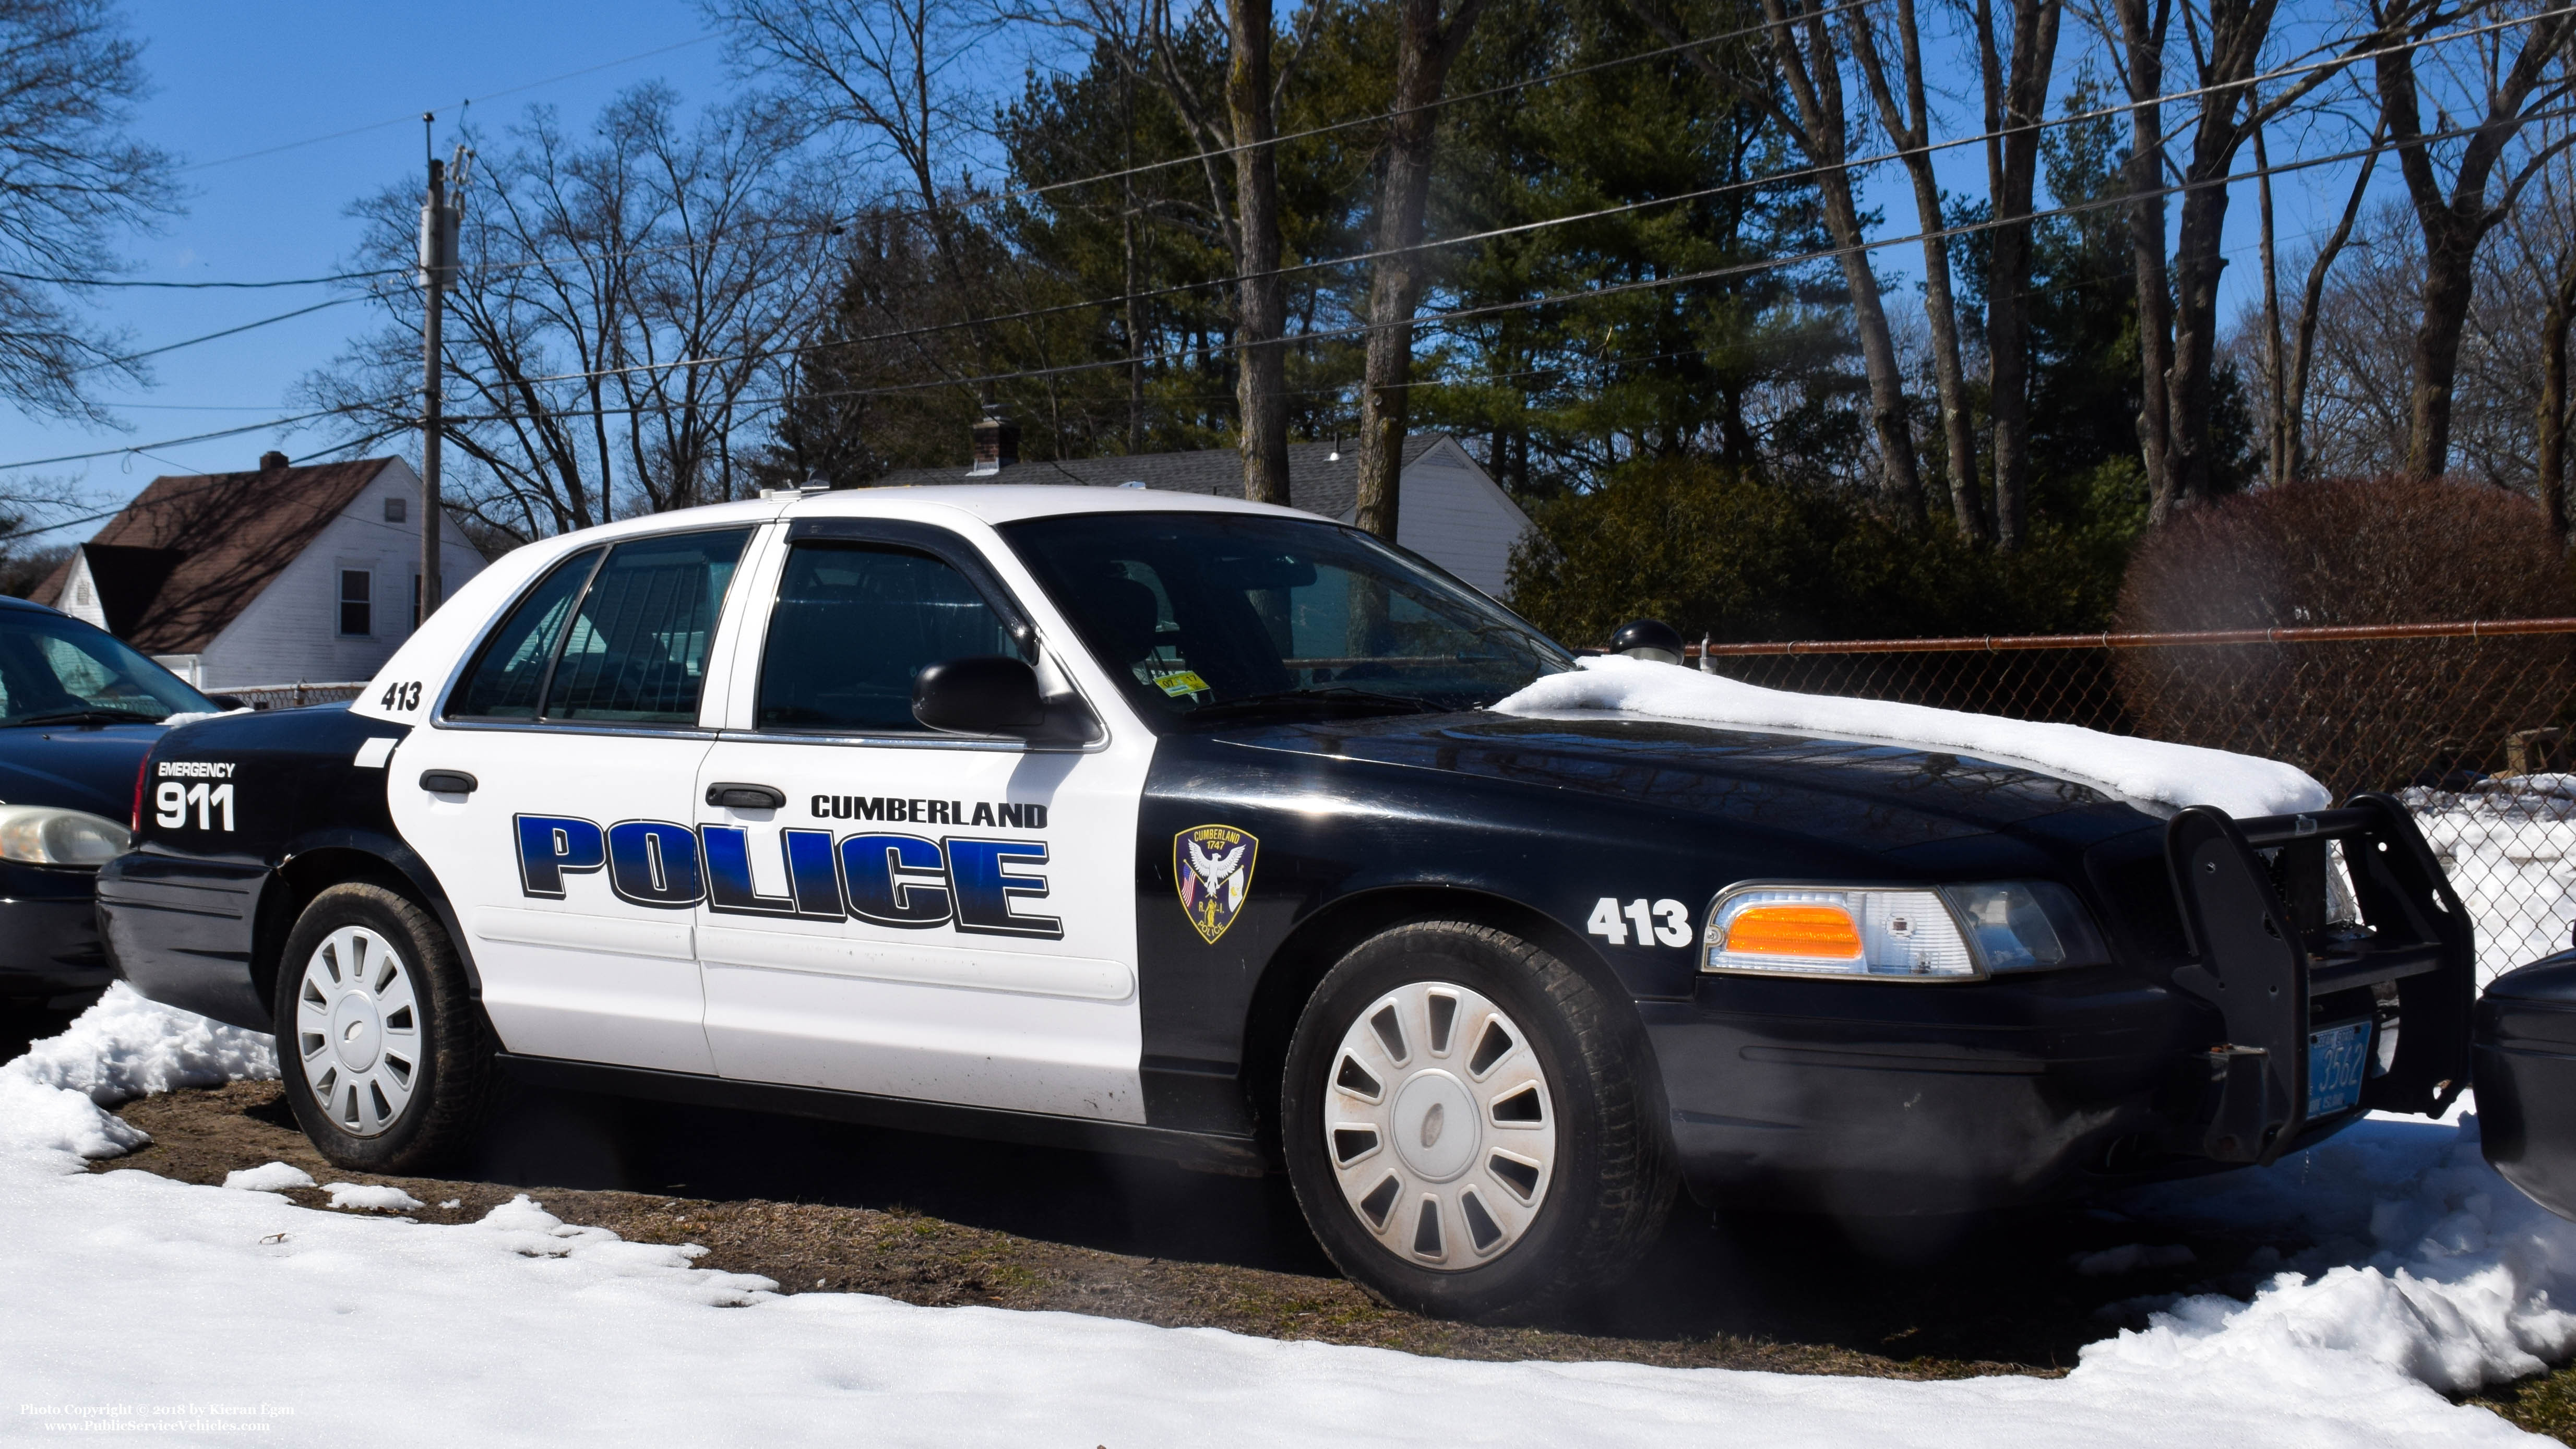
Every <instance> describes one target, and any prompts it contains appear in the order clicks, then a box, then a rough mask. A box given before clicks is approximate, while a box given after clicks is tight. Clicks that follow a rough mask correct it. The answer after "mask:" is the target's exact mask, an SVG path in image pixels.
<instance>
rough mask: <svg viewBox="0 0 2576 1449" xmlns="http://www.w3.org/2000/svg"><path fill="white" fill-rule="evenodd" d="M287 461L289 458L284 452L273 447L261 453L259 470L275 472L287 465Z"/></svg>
mask: <svg viewBox="0 0 2576 1449" xmlns="http://www.w3.org/2000/svg"><path fill="white" fill-rule="evenodd" d="M286 462H287V458H286V455H285V454H284V453H280V452H278V451H276V450H274V449H271V450H270V451H268V452H265V453H262V454H260V455H259V471H261V472H263V473H274V472H276V471H277V470H279V469H280V468H283V467H285V466H286Z"/></svg>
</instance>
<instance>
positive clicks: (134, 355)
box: [81, 297, 361, 372]
mask: <svg viewBox="0 0 2576 1449" xmlns="http://www.w3.org/2000/svg"><path fill="white" fill-rule="evenodd" d="M359 300H361V299H360V298H357V297H334V298H332V299H331V300H330V301H327V302H316V303H314V304H313V305H312V306H310V307H298V308H296V309H295V310H294V311H292V312H280V313H278V314H277V315H276V316H274V317H262V318H260V319H259V320H258V321H256V322H244V323H243V324H241V325H240V326H238V327H227V328H225V329H224V330H223V331H221V332H209V333H207V334H205V335H204V336H202V337H190V338H187V339H186V340H184V341H180V342H166V343H163V344H162V345H161V346H159V347H150V348H146V349H144V350H143V351H141V352H129V353H127V354H125V355H124V356H123V357H111V358H107V359H106V360H104V361H100V362H92V363H88V364H86V365H85V366H83V367H82V369H81V370H82V371H84V372H87V371H90V370H92V369H95V368H101V367H122V366H124V365H125V364H126V363H129V362H140V361H142V360H143V359H144V358H147V357H158V356H160V355H161V354H162V353H165V352H176V351H178V350H179V349H180V348H182V347H194V346H196V345H197V344H198V343H200V342H212V341H214V340H216V339H217V338H221V337H231V336H233V335H235V334H236V333H242V332H250V331H253V330H256V329H258V328H261V327H267V326H271V325H273V324H275V323H279V322H286V321H290V320H292V319H294V318H297V317H301V316H304V315H305V314H307V313H310V312H320V311H323V310H325V309H327V308H331V307H345V306H347V305H348V304H350V303H351V302H355V301H359Z"/></svg>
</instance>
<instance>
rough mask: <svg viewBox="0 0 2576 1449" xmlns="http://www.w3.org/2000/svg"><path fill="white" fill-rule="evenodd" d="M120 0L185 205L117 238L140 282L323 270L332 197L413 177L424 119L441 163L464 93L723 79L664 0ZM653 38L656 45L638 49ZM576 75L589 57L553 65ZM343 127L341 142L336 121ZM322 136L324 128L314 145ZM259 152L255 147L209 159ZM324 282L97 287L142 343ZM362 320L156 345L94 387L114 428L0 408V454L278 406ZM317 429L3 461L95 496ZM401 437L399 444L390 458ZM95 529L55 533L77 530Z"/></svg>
mask: <svg viewBox="0 0 2576 1449" xmlns="http://www.w3.org/2000/svg"><path fill="white" fill-rule="evenodd" d="M124 10H125V14H126V15H127V17H128V18H129V21H130V24H131V27H132V30H133V33H134V34H136V35H137V36H138V37H140V38H141V39H142V40H143V41H144V42H145V44H146V50H145V52H144V64H145V67H146V68H147V70H148V71H149V72H150V74H151V77H152V81H153V84H154V87H155V94H154V95H153V96H152V98H151V99H149V100H148V101H146V102H145V103H144V104H143V106H142V108H141V111H140V113H139V116H138V120H137V125H136V128H135V129H136V131H137V132H138V133H139V134H140V135H141V136H142V137H143V138H144V139H146V140H149V141H151V142H153V143H154V144H157V145H159V146H162V147H164V148H166V149H168V150H169V151H171V152H173V153H174V154H176V155H177V156H178V157H180V158H181V161H182V164H183V166H186V167H188V168H189V169H186V170H184V171H183V172H182V173H181V176H180V180H181V181H182V182H183V183H184V184H185V185H186V186H187V188H188V189H189V192H190V195H189V197H188V203H187V205H188V209H187V212H186V214H184V215H181V216H178V217H174V218H172V219H171V220H170V222H169V223H168V225H167V226H166V227H165V228H164V229H163V230H162V232H161V233H160V234H158V235H154V236H147V237H141V238H137V239H135V240H134V241H132V242H131V243H130V244H129V245H128V247H127V249H126V251H127V255H128V256H130V257H131V258H132V259H133V260H134V262H136V263H137V270H136V271H135V272H134V274H133V275H134V276H136V277H139V278H149V279H153V280H162V281H186V280H209V279H226V280H232V279H267V278H274V277H311V276H321V275H326V274H328V273H330V272H333V271H336V270H338V269H339V267H340V265H341V264H342V263H343V262H344V261H345V260H346V259H347V258H348V257H349V255H350V254H351V252H352V251H353V250H354V248H355V246H356V243H357V237H358V227H357V223H356V222H354V221H352V220H350V219H349V218H347V217H346V216H344V215H342V211H343V209H344V208H345V207H346V206H347V205H348V203H349V202H350V201H351V200H353V199H354V198H356V197H359V196H362V195H366V194H368V193H371V192H374V191H376V190H377V189H379V188H381V187H383V186H385V185H387V184H388V183H391V182H397V181H400V182H404V183H406V184H414V185H416V184H418V182H419V178H420V176H421V161H422V148H421V126H420V120H419V116H420V113H421V112H422V111H424V110H431V111H435V112H437V114H438V124H439V129H440V131H441V133H442V145H441V148H440V150H441V154H445V151H446V148H447V145H449V144H452V141H453V138H452V137H451V136H448V135H446V131H447V127H448V125H449V123H450V122H451V121H452V120H453V119H454V118H455V115H456V111H457V106H458V102H459V101H461V100H463V99H465V98H468V97H476V96H482V97H493V98H492V99H488V100H484V101H481V102H479V103H478V104H477V105H476V106H475V107H474V111H473V114H474V116H475V118H476V120H477V122H478V123H499V122H502V121H504V120H506V119H510V118H515V117H516V116H518V115H519V114H520V113H521V112H522V110H523V109H524V108H525V107H526V106H528V105H529V104H531V103H542V104H547V105H553V106H556V107H559V108H561V110H562V111H563V113H564V115H565V116H566V118H567V119H572V120H579V119H582V118H585V117H587V116H588V115H589V114H590V113H591V112H592V111H594V110H596V109H597V107H598V106H599V105H600V104H601V103H602V102H603V101H605V100H607V99H608V98H609V97H610V96H611V95H613V94H615V93H616V92H617V91H619V90H621V89H623V88H625V87H627V86H630V85H633V84H635V83H636V82H638V81H642V80H647V79H653V78H656V77H658V78H661V79H664V80H667V81H669V82H670V83H671V84H672V85H674V86H676V87H677V88H679V90H680V91H681V92H682V94H683V95H684V96H686V97H688V98H689V99H692V100H703V99H705V98H707V97H709V96H710V95H713V94H714V93H716V92H717V91H719V90H721V89H723V88H724V87H725V86H726V84H727V82H726V79H725V75H724V64H723V56H722V54H721V51H722V46H721V45H720V44H719V43H718V42H716V41H715V40H714V39H712V38H703V39H702V37H708V34H709V33H708V31H707V29H706V27H705V25H704V23H703V21H702V19H701V17H700V15H699V13H698V11H697V9H696V8H695V7H694V6H692V5H688V4H685V3H678V0H620V3H618V4H615V5H600V4H589V5H571V4H561V3H553V4H546V3H539V4H530V3H525V0H521V3H515V4H513V3H506V0H443V3H441V4H437V5H400V6H397V5H388V4H383V3H367V0H362V3H357V4H351V3H347V0H340V3H305V0H263V3H259V4H243V3H206V0H196V3H188V0H125V4H124ZM693 41H695V42H697V43H694V44H692V43H690V42H693ZM666 47H676V48H666ZM656 50H658V51H660V52H661V53H659V54H654V55H642V53H643V52H648V51H656ZM639 55H642V58H640V59H631V57H637V56H639ZM621 61H622V62H623V63H617V64H603V63H604V62H621ZM588 67H599V68H598V69H594V70H590V71H589V73H588V74H583V75H573V76H566V73H567V72H571V71H577V70H583V69H585V68H588ZM557 77H561V78H559V79H558V78H557ZM521 87H525V89H519V88H521ZM513 90H515V91H516V93H515V94H510V95H496V94H495V93H497V92H503V91H513ZM360 128H367V129H360ZM343 132H350V133H353V134H335V133H343ZM326 136H328V137H332V139H328V140H317V139H315V138H318V137H326ZM308 141H309V142H311V144H304V145H297V144H295V143H298V142H308ZM270 148H286V149H276V150H271V149H270ZM261 151H267V152H268V153H269V154H266V155H250V156H247V157H246V159H239V160H233V159H229V158H234V157H244V156H245V153H252V152H261ZM335 295H337V294H336V293H334V292H333V291H332V290H331V289H329V288H323V287H311V288H297V289H282V290H276V291H264V292H223V291H214V292H164V291H149V290H134V291H112V292H109V293H106V294H104V296H105V305H104V307H103V309H102V315H103V316H104V317H105V318H106V319H107V320H108V321H109V322H110V323H111V324H113V325H118V326H122V327H124V328H127V329H128V330H129V331H130V332H131V334H132V337H133V339H134V341H135V342H136V343H137V344H138V345H140V346H142V347H155V346H159V345H161V344H163V343H168V342H175V341H180V340H183V339H186V338H190V337H195V336H199V335H201V334H204V333H208V332H214V331H219V330H221V329H223V328H226V327H232V326H238V325H240V324H241V323H244V322H250V321H254V320H257V319H259V318H262V317H270V316H275V315H277V314H279V313H282V312H288V311H292V310H294V309H295V308H297V307H300V306H306V305H310V304H311V303H315V302H321V301H326V300H329V299H330V298H331V297H333V296H335ZM368 320H369V318H368V314H367V311H366V308H365V306H364V304H362V303H350V304H348V305H346V306H341V307H333V308H329V309H326V310H323V311H320V312H316V313H314V314H312V315H311V316H308V317H301V318H297V319H295V320H293V321H288V322H281V323H278V324H276V325H275V326H271V327H265V328H261V329H259V330H257V331H254V332H248V333H244V334H242V335H241V336H238V337H231V338H225V339H223V340H221V341H218V342H210V343H206V344H203V345H201V346H197V347H191V348H186V349H183V350H181V351H177V352H173V353H170V354H169V355H167V356H165V357H159V358H155V359H153V373H154V378H155V381H156V384H157V385H156V386H154V387H151V388H149V389H143V390H137V391H132V392H128V393H121V394H114V395H111V401H113V402H114V403H115V404H116V411H117V413H118V415H119V416H120V417H121V418H122V419H124V420H125V421H126V422H128V423H130V424H131V425H132V427H131V429H130V430H129V431H125V432H117V431H112V430H108V429H98V428H90V427H85V426H81V425H77V424H71V423H64V422H61V421H58V420H52V419H44V418H31V417H27V416H24V415H22V414H19V413H17V412H16V411H14V410H12V409H7V408H0V464H7V463H12V462H16V461H19V460H24V459H33V458H42V457H47V456H50V455H56V454H63V453H78V452H87V451H89V450H91V449H95V448H105V447H121V446H128V445H132V444H141V443H151V442H155V441H158V440H160V439H164V438H176V437H182V436H186V435H188V434H192V433H201V432H208V431H212V430H214V429H218V428H230V427H238V426H241V425H242V424H244V423H253V422H259V421H261V420H263V419H266V418H271V417H275V416H278V415H280V414H281V413H283V412H284V411H286V409H285V408H284V407H283V406H282V404H283V403H284V401H285V400H286V397H287V394H288V392H289V390H290V389H291V388H292V387H293V386H294V384H295V382H296V380H297V379H298V378H300V377H302V376H303V375H304V374H305V373H306V372H307V371H309V370H311V369H312V368H314V367H316V366H319V365H321V364H322V363H324V362H327V361H328V360H329V359H330V358H331V357H332V356H333V355H334V354H336V353H337V352H338V351H339V350H340V348H341V346H342V344H343V343H344V342H345V340H346V339H347V338H349V337H350V336H351V335H353V333H355V332H356V331H358V330H360V329H361V328H363V327H364V326H365V324H366V323H367V322H368ZM331 441H336V438H332V437H326V436H325V435H324V434H321V433H314V432H305V433H297V434H294V435H291V436H290V435H287V434H286V433H284V432H283V431H260V432H253V433H245V434H241V435H239V436H236V437H231V438H223V439H218V440H214V441H209V442H204V443H190V444H181V445H178V446H175V447H168V448H155V449H153V450H152V456H150V457H131V458H105V459H99V460H95V461H91V462H87V463H66V464H59V465H52V466H48V467H43V468H37V469H27V470H7V471H12V472H36V473H45V474H52V475H57V476H68V477H72V478H75V479H78V480H80V481H81V483H82V484H83V486H84V487H86V488H88V489H89V490H90V491H92V492H94V493H96V494H98V495H99V496H100V497H101V499H102V500H103V502H102V506H106V505H112V504H113V503H115V502H117V501H120V500H122V499H123V498H125V497H127V496H129V495H131V494H132V493H133V492H134V491H135V490H137V489H139V488H141V487H142V486H143V484H144V483H146V482H148V481H150V480H151V478H152V477H153V476H154V475H156V474H160V473H174V472H191V473H193V472H212V471H222V470H226V469H233V468H248V467H252V466H255V465H256V463H257V461H258V458H259V455H260V453H261V452H262V451H264V450H266V449H269V448H282V449H284V450H285V451H287V452H288V453H291V454H299V455H300V454H303V453H308V452H312V451H316V450H318V449H320V448H322V447H326V446H328V444H329V442H331ZM392 446H393V445H391V444H388V445H384V448H383V450H387V451H389V450H391V448H392ZM415 446H416V445H414V444H405V445H404V451H411V450H412V448H413V447H415ZM95 527H96V525H94V524H88V525H81V526H79V527H76V528H73V529H70V530H68V531H67V532H66V533H65V534H64V535H62V536H63V537H65V538H67V539H74V538H85V537H87V536H88V535H89V533H90V531H91V530H92V529H93V528H95Z"/></svg>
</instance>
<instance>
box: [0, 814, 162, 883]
mask: <svg viewBox="0 0 2576 1449" xmlns="http://www.w3.org/2000/svg"><path fill="white" fill-rule="evenodd" d="M133 838H134V837H133V836H132V835H131V834H130V833H128V832H127V830H126V828H125V827H124V826H122V825H119V824H117V823H116V822H115V821H113V820H109V819H106V818H105V817H103V816H98V815H92V814H90V813H89V812H87V811H85V810H63V809H58V808H56V807H54V806H51V805H0V860H14V861H17V862H18V863H20V864H22V865H78V866H90V867H93V868H94V867H97V866H102V865H105V864H107V863H108V862H109V861H111V860H114V859H116V858H117V857H118V856H120V855H123V854H124V853H125V849H126V846H127V845H129V844H131V843H132V841H133Z"/></svg>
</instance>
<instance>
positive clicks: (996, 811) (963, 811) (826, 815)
mask: <svg viewBox="0 0 2576 1449" xmlns="http://www.w3.org/2000/svg"><path fill="white" fill-rule="evenodd" d="M806 808H807V809H808V810H809V811H811V812H812V814H813V816H814V818H815V819H817V820H883V821H885V822H887V823H888V824H894V825H906V824H908V825H963V826H965V827H966V828H968V829H970V830H972V829H974V828H976V827H978V826H991V827H998V828H1000V829H1003V830H1044V829H1046V828H1047V808H1046V807H1045V806H1044V805H1039V804H1035V803H1025V804H1024V803H1020V802H1016V801H1001V800H978V801H976V802H975V805H974V808H973V809H972V810H971V811H970V810H969V809H968V808H967V805H966V802H965V801H963V800H925V799H919V798H911V797H906V796H901V795H817V796H815V797H813V799H811V800H810V801H808V802H806Z"/></svg>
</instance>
